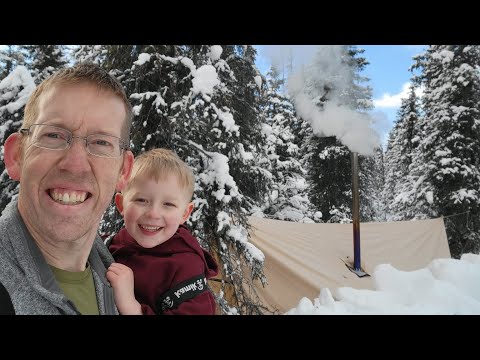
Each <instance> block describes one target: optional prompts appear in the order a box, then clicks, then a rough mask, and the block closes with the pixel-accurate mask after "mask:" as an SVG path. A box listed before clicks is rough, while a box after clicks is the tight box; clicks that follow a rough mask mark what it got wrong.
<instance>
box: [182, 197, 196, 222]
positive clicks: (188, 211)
mask: <svg viewBox="0 0 480 360" xmlns="http://www.w3.org/2000/svg"><path fill="white" fill-rule="evenodd" d="M192 211H193V202H191V203H189V204H188V205H187V207H186V208H185V211H184V212H183V215H182V222H181V223H180V224H183V223H184V222H185V221H187V219H188V217H189V216H190V214H191V213H192Z"/></svg>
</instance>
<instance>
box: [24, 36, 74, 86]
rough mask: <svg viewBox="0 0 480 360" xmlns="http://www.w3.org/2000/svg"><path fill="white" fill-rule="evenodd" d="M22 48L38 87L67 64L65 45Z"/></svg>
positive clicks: (27, 46)
mask: <svg viewBox="0 0 480 360" xmlns="http://www.w3.org/2000/svg"><path fill="white" fill-rule="evenodd" d="M21 48H22V49H23V50H24V52H25V56H26V58H27V66H28V68H29V69H30V72H31V73H32V76H33V78H34V79H35V83H36V84H37V85H39V84H40V83H41V82H42V81H43V80H45V79H46V78H48V77H49V76H50V75H52V74H53V73H54V72H56V71H57V70H59V69H60V68H62V67H64V66H66V64H67V59H66V54H65V50H66V49H65V46H63V45H23V46H22V47H21Z"/></svg>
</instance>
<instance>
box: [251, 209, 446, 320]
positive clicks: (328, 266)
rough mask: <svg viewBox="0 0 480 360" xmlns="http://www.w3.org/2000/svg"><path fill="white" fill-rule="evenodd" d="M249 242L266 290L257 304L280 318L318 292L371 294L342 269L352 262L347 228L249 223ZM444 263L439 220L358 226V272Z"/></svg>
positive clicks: (369, 282) (366, 283) (368, 283)
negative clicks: (261, 264) (260, 256)
mask: <svg viewBox="0 0 480 360" xmlns="http://www.w3.org/2000/svg"><path fill="white" fill-rule="evenodd" d="M249 223H250V225H251V226H252V228H251V232H250V233H251V240H250V241H251V242H252V243H253V244H254V245H255V246H256V247H258V248H259V249H260V250H262V251H263V253H264V255H265V275H266V277H267V282H268V283H267V285H265V287H262V285H261V284H260V282H258V284H257V286H256V290H257V292H258V295H259V297H260V299H261V300H262V302H263V304H264V305H265V306H267V307H268V308H270V309H271V310H274V309H277V310H278V311H280V312H281V313H285V312H286V311H288V310H289V309H291V308H293V307H295V306H296V305H297V304H298V302H299V301H300V300H301V299H302V298H303V297H308V298H310V299H314V298H316V297H318V295H319V293H320V290H321V289H322V288H329V289H330V290H334V289H336V288H339V287H345V286H347V287H352V288H356V289H371V290H373V289H374V283H373V279H372V277H370V276H364V277H359V276H357V275H356V274H355V273H354V272H352V271H350V270H349V268H348V267H347V266H346V263H351V262H352V260H353V259H352V258H353V245H352V224H324V223H322V224H318V223H315V224H314V223H307V224H305V223H297V222H289V221H281V220H270V219H265V218H259V217H250V218H249ZM437 258H450V250H449V248H448V242H447V235H446V232H445V226H444V223H443V219H442V218H438V219H431V220H417V221H398V222H386V223H378V222H376V223H362V224H361V268H362V269H363V271H365V272H366V273H368V274H372V273H373V270H374V269H375V267H376V266H377V265H379V264H391V265H392V266H393V267H395V268H396V269H399V270H404V271H413V270H418V269H421V268H423V267H425V266H427V265H428V264H429V263H430V262H431V261H432V260H433V259H437Z"/></svg>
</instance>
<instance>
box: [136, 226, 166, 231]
mask: <svg viewBox="0 0 480 360" xmlns="http://www.w3.org/2000/svg"><path fill="white" fill-rule="evenodd" d="M140 227H141V228H142V229H145V230H147V231H158V230H160V229H161V228H162V227H161V226H158V227H157V226H145V225H140Z"/></svg>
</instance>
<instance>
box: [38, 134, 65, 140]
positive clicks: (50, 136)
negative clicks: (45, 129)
mask: <svg viewBox="0 0 480 360" xmlns="http://www.w3.org/2000/svg"><path fill="white" fill-rule="evenodd" d="M43 136H45V137H48V138H50V139H63V136H62V134H59V133H46V134H44V135H43Z"/></svg>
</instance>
